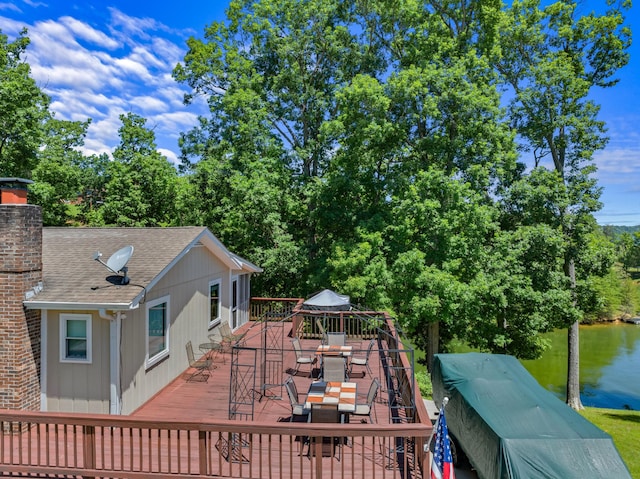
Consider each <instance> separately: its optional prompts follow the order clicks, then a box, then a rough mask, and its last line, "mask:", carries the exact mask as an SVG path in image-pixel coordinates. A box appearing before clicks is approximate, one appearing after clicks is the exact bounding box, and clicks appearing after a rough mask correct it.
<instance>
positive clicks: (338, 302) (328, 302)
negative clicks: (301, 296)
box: [303, 289, 351, 311]
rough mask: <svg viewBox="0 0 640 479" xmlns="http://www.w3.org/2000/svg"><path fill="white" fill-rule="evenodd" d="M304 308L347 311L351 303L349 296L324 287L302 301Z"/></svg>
mask: <svg viewBox="0 0 640 479" xmlns="http://www.w3.org/2000/svg"><path fill="white" fill-rule="evenodd" d="M303 307H304V309H310V310H312V309H318V310H325V311H326V310H328V311H349V310H350V309H351V303H350V302H349V296H347V295H344V294H338V293H336V292H335V291H331V290H330V289H324V290H322V291H320V292H319V293H317V294H315V295H313V296H311V297H310V298H309V299H307V300H306V301H305V302H304V303H303Z"/></svg>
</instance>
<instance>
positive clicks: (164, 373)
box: [121, 246, 230, 414]
mask: <svg viewBox="0 0 640 479" xmlns="http://www.w3.org/2000/svg"><path fill="white" fill-rule="evenodd" d="M216 279H219V280H221V293H220V294H221V298H222V311H221V316H222V320H227V321H228V320H229V302H228V300H226V298H228V297H229V288H230V271H229V269H228V268H227V267H226V266H225V265H224V264H223V263H222V262H221V261H220V260H218V259H217V258H216V257H215V256H214V255H213V254H212V253H211V252H210V251H209V250H208V249H207V248H205V247H202V246H196V247H194V248H192V249H191V250H190V251H189V252H188V253H187V254H186V255H185V256H183V257H182V258H181V259H180V260H179V261H178V263H177V264H175V265H174V266H173V268H172V269H171V270H170V271H169V272H168V273H167V274H166V275H165V276H164V277H163V278H162V279H161V280H160V281H159V282H158V283H157V284H156V285H155V286H154V287H153V288H152V289H151V290H149V291H147V292H146V296H145V302H143V303H141V304H140V306H139V307H138V308H137V309H136V310H133V311H128V312H127V313H126V316H127V317H126V319H124V320H123V322H122V348H121V351H122V378H121V383H122V414H130V413H131V412H133V411H134V410H135V409H136V408H138V407H139V406H140V405H142V404H143V403H144V402H146V401H147V400H148V399H150V398H151V397H152V396H153V395H155V394H156V393H157V392H158V391H160V389H162V388H164V387H165V386H167V384H169V383H170V382H171V381H172V380H174V379H175V378H176V377H178V376H180V375H181V374H182V373H184V371H185V370H186V369H187V368H188V366H189V363H188V360H187V355H186V351H185V345H186V343H187V341H191V342H192V344H193V348H194V352H195V354H196V356H198V355H199V354H200V351H199V349H198V345H199V344H200V343H203V342H207V340H208V339H207V334H208V333H209V316H210V313H209V311H210V305H209V284H210V282H211V281H213V280H216ZM161 298H169V321H170V327H169V356H168V357H166V358H164V359H163V360H162V361H160V362H159V363H157V364H155V365H153V366H152V367H147V366H146V355H147V351H146V349H147V348H146V341H147V337H146V328H147V317H146V314H147V307H146V304H148V303H149V302H152V301H154V300H157V299H161Z"/></svg>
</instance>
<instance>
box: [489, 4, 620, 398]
mask: <svg viewBox="0 0 640 479" xmlns="http://www.w3.org/2000/svg"><path fill="white" fill-rule="evenodd" d="M577 7H578V3H577V2H574V1H564V0H563V1H559V2H556V3H553V4H551V5H548V6H546V7H544V8H541V7H540V2H539V1H537V0H524V1H515V2H513V4H512V5H511V7H509V8H507V9H506V11H505V15H504V24H503V25H502V28H501V32H502V33H501V36H502V39H501V45H502V50H501V54H500V56H499V57H498V58H497V59H496V61H495V66H496V69H497V71H498V72H499V73H500V75H501V77H502V80H503V82H504V84H505V85H508V86H509V87H510V88H511V91H510V93H511V95H512V99H511V102H510V105H509V115H510V118H511V122H512V124H513V126H514V128H515V129H516V131H517V133H518V135H519V137H520V138H521V140H522V144H523V147H524V148H525V149H526V150H527V151H531V152H532V153H533V164H534V166H535V167H544V165H545V163H544V160H545V159H546V158H548V159H550V166H549V168H551V169H553V170H554V171H555V172H556V173H557V179H558V182H559V183H560V185H561V186H562V187H563V188H564V193H563V195H562V197H561V198H559V201H558V202H556V203H555V204H554V205H553V206H555V211H554V212H553V216H552V219H550V220H545V219H544V218H541V221H542V222H549V221H550V222H551V223H554V222H558V223H559V227H560V228H561V231H562V234H563V236H564V238H565V242H566V248H565V249H564V259H563V268H564V272H565V274H566V276H567V278H569V288H570V290H571V291H572V294H573V295H574V306H575V307H578V305H579V298H578V297H577V292H578V290H577V285H578V281H579V278H580V276H581V272H579V271H578V272H577V271H576V266H577V261H578V259H579V257H580V255H581V254H582V251H584V249H585V242H586V240H585V238H586V234H587V233H589V232H591V231H592V230H593V228H594V226H595V223H594V222H593V220H592V213H593V212H594V211H597V210H598V209H599V208H600V203H599V202H598V197H599V189H598V188H597V187H596V184H595V181H594V180H593V178H592V174H593V172H594V171H595V166H594V163H593V160H592V158H593V153H594V151H596V150H598V149H601V148H603V146H604V144H605V142H606V138H605V135H604V125H603V123H602V122H600V121H598V120H597V113H598V107H597V106H596V105H595V104H594V103H593V101H591V100H590V99H589V97H588V95H589V93H590V91H591V90H592V89H593V88H594V87H608V86H612V85H613V84H614V83H615V80H612V76H613V75H614V74H615V72H616V71H617V69H618V68H620V67H621V66H623V65H624V64H626V62H627V61H628V53H627V48H628V47H629V43H630V33H629V31H628V29H627V28H626V27H625V26H624V25H623V22H624V17H623V12H624V10H625V9H626V8H627V7H628V5H626V4H623V5H611V6H610V9H609V10H608V11H607V12H606V13H605V14H603V15H597V14H595V13H590V14H587V15H584V16H581V17H580V16H579V9H578V8H577ZM578 324H579V323H578V320H576V321H574V322H573V323H572V325H571V326H570V328H569V348H568V351H569V358H568V364H569V368H568V377H567V403H568V404H569V405H570V406H571V407H573V408H574V409H580V408H582V404H581V402H580V395H579V349H578V348H579V342H578Z"/></svg>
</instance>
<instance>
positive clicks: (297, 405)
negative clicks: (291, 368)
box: [284, 376, 309, 422]
mask: <svg viewBox="0 0 640 479" xmlns="http://www.w3.org/2000/svg"><path fill="white" fill-rule="evenodd" d="M284 387H285V389H286V390H287V395H288V396H289V402H290V403H291V417H290V418H289V422H292V421H293V418H294V416H308V415H309V409H307V408H305V407H304V403H301V402H299V400H298V388H297V387H296V383H295V382H294V380H293V378H292V377H291V376H289V377H288V378H287V379H286V380H285V382H284Z"/></svg>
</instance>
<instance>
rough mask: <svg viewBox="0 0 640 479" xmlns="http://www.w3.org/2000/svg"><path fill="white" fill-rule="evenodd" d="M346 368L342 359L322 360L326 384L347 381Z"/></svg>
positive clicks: (330, 357)
mask: <svg viewBox="0 0 640 479" xmlns="http://www.w3.org/2000/svg"><path fill="white" fill-rule="evenodd" d="M345 375H346V367H345V361H344V358H342V357H333V356H327V357H325V358H323V359H322V380H323V381H325V382H338V383H343V382H344V381H345Z"/></svg>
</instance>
